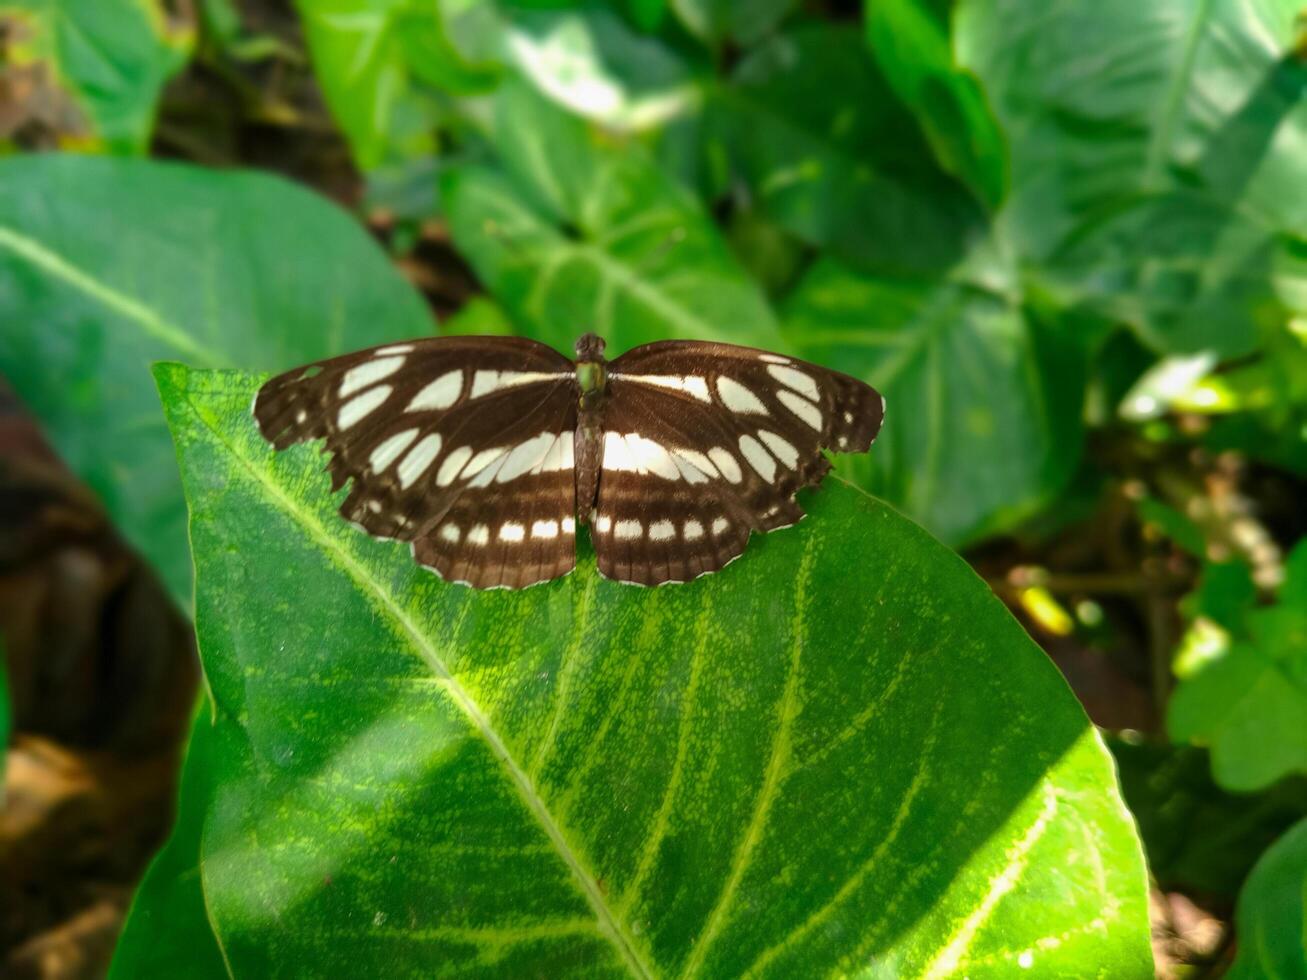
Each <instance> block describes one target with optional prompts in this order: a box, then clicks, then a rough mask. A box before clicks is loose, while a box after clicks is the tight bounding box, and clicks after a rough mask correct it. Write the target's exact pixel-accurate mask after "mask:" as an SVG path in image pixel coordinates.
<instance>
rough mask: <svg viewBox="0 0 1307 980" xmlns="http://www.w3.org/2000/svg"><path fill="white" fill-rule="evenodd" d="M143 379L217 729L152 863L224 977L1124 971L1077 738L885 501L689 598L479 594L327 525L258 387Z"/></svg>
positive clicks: (1138, 941) (1094, 801)
mask: <svg viewBox="0 0 1307 980" xmlns="http://www.w3.org/2000/svg"><path fill="white" fill-rule="evenodd" d="M156 377H157V378H158V381H159V385H160V391H161V394H162V397H163V401H164V404H165V406H166V410H167V412H168V414H169V418H170V420H171V424H172V425H173V428H174V432H175V435H176V440H177V447H178V456H179V460H180V463H181V468H182V472H183V475H184V481H185V484H186V487H187V494H188V500H189V502H190V506H191V513H192V518H191V531H192V540H193V542H194V547H195V556H196V565H197V575H198V583H199V585H198V593H197V597H198V598H197V602H198V609H197V616H196V624H197V629H198V631H199V646H200V649H201V650H202V651H203V657H204V666H205V672H206V676H207V678H208V681H209V685H210V689H211V690H212V693H213V698H214V703H215V712H216V721H215V722H214V731H213V735H214V740H213V743H212V744H213V746H214V757H213V758H212V759H211V761H210V762H209V764H208V767H207V769H206V774H207V775H208V777H209V778H210V779H211V780H212V793H213V796H212V802H211V803H210V804H209V806H208V807H207V809H206V811H205V813H204V815H203V826H202V828H200V829H199V830H198V831H196V830H195V829H194V828H191V827H183V828H180V829H179V831H178V833H179V834H193V835H194V837H192V838H191V839H198V840H199V842H200V847H199V855H198V859H197V866H198V868H199V874H200V877H201V881H202V884H203V891H204V896H205V899H206V906H205V908H206V910H207V916H208V919H209V922H210V923H211V924H212V927H213V930H214V933H215V935H216V937H217V939H218V941H219V943H220V945H221V947H222V949H223V950H224V951H225V953H226V957H227V961H228V963H229V965H230V969H231V973H232V975H233V976H265V975H276V974H282V973H298V974H305V973H308V974H321V973H334V972H339V971H340V970H345V971H346V972H349V973H351V974H359V975H365V974H375V973H387V974H394V973H397V972H399V973H413V974H423V975H433V974H440V975H444V974H451V973H455V972H460V973H469V972H480V973H482V974H485V975H498V976H514V975H547V976H562V975H586V976H593V975H622V974H625V975H637V976H673V975H681V976H693V975H701V976H740V975H743V974H746V973H748V972H749V971H750V970H752V971H753V973H754V974H765V975H771V976H794V975H796V973H804V974H809V973H814V972H845V973H851V972H854V971H861V972H872V971H879V972H881V973H886V974H893V975H904V974H930V973H933V974H934V975H941V976H942V975H951V974H955V973H956V974H961V973H964V972H965V973H967V974H969V975H972V976H977V977H980V976H1008V975H1011V973H1012V970H1013V968H1014V964H1020V963H1029V964H1031V965H1032V967H1033V968H1034V970H1035V972H1036V973H1043V974H1047V975H1084V974H1086V973H1089V974H1093V973H1098V974H1101V975H1104V976H1143V975H1146V974H1147V973H1148V971H1149V970H1150V959H1149V948H1148V938H1147V922H1146V916H1145V874H1144V867H1143V863H1142V857H1141V854H1140V851H1139V844H1138V840H1137V838H1136V837H1135V834H1134V831H1133V827H1132V824H1131V821H1130V818H1129V815H1128V814H1127V813H1126V811H1125V810H1124V808H1123V806H1122V805H1121V802H1120V798H1119V796H1118V794H1117V790H1116V787H1115V785H1114V778H1113V771H1112V766H1111V763H1110V759H1109V758H1108V756H1107V755H1106V754H1105V751H1104V749H1103V748H1102V745H1101V743H1100V742H1099V739H1098V736H1097V734H1096V733H1095V730H1094V729H1093V727H1092V726H1091V725H1090V724H1089V723H1088V721H1087V720H1086V718H1085V716H1084V713H1083V712H1082V710H1081V709H1080V707H1079V705H1078V704H1077V703H1076V701H1075V699H1074V697H1073V696H1072V695H1071V693H1070V691H1069V690H1068V689H1067V687H1066V684H1065V683H1064V682H1063V680H1062V678H1061V677H1060V676H1059V675H1058V673H1057V671H1056V670H1055V669H1054V667H1053V665H1052V664H1051V663H1050V662H1049V661H1048V659H1047V658H1046V657H1045V656H1044V655H1043V654H1042V653H1041V652H1040V650H1039V649H1038V648H1037V647H1036V646H1035V645H1034V643H1032V642H1031V641H1030V639H1029V638H1028V637H1027V636H1026V635H1025V633H1024V632H1023V631H1022V630H1021V629H1020V627H1019V626H1018V625H1017V623H1016V622H1015V621H1014V620H1013V619H1012V617H1011V616H1010V615H1009V614H1008V613H1007V612H1006V610H1005V609H1004V608H1003V607H1002V605H1001V604H1000V603H999V602H998V601H997V600H996V599H995V598H994V596H993V595H992V594H991V593H990V592H989V591H988V590H987V589H986V588H985V587H984V585H983V584H982V583H981V582H980V580H979V579H977V578H976V576H975V575H974V573H972V572H971V570H970V569H969V568H968V567H967V566H966V565H965V564H964V563H963V562H962V561H961V560H960V559H958V558H957V557H956V556H954V555H952V554H950V553H949V552H947V551H946V550H945V549H944V548H942V547H941V546H940V545H939V544H938V543H936V542H935V541H933V540H932V539H931V538H930V537H929V536H928V535H926V534H925V533H924V532H923V531H921V530H920V529H919V528H917V527H915V526H914V525H912V524H911V523H909V522H908V521H906V520H904V519H903V518H902V517H900V516H898V515H897V514H896V513H895V512H894V511H892V510H891V509H889V508H888V507H886V506H884V505H883V504H880V503H877V502H876V501H874V500H872V499H871V498H868V497H866V496H865V495H863V494H861V493H859V492H857V491H855V490H853V489H851V488H849V487H847V486H845V485H843V484H841V483H840V482H839V481H832V482H831V484H830V485H829V486H827V487H825V488H824V489H822V490H820V491H819V492H816V493H813V494H810V495H809V497H808V500H807V502H808V504H809V506H810V509H811V516H810V519H808V520H806V521H804V522H803V523H802V524H800V525H799V526H797V527H796V528H794V529H792V530H788V531H784V532H779V533H776V534H772V535H767V536H765V537H763V538H760V539H758V540H755V541H754V542H753V543H752V544H751V545H750V547H749V551H748V553H747V554H746V555H745V556H744V558H743V559H742V560H741V561H739V562H736V563H734V564H733V565H731V567H730V568H729V569H726V570H725V571H723V572H721V573H718V574H715V575H710V576H707V577H705V578H703V579H701V580H699V581H697V582H695V583H692V584H689V585H683V586H675V587H669V588H663V589H641V588H633V587H630V586H623V585H619V584H616V583H612V582H608V581H606V580H603V579H601V578H599V577H598V576H597V574H596V572H595V568H594V559H593V556H592V555H591V554H590V553H589V552H588V549H587V550H585V551H583V554H582V556H581V563H580V567H579V568H578V570H577V571H576V572H574V573H573V574H572V575H571V576H569V577H567V578H564V579H561V580H558V581H555V582H552V583H549V584H546V585H541V586H538V587H536V588H532V589H528V590H525V591H521V592H508V593H505V592H476V591H473V590H469V589H466V588H462V587H459V586H451V585H447V584H445V583H442V582H440V581H439V580H438V579H437V578H436V577H434V576H432V575H431V574H429V573H428V572H426V571H424V570H422V569H420V568H418V567H417V566H415V565H414V563H413V562H412V560H411V558H410V556H409V554H408V549H407V548H405V547H403V546H402V545H399V544H397V543H394V542H379V541H376V540H373V539H371V538H369V537H367V536H366V535H363V534H359V533H358V532H356V531H354V530H353V529H352V528H350V527H349V526H348V525H347V524H346V523H345V522H344V521H342V520H341V519H340V518H339V516H338V515H337V514H336V513H335V511H334V503H333V499H332V495H331V494H329V492H328V490H327V479H326V477H325V475H324V474H323V473H322V472H321V460H320V458H319V457H318V455H317V454H316V453H315V452H314V451H313V449H312V448H311V447H299V448H296V449H294V450H291V451H289V452H286V453H283V454H279V455H278V454H273V453H272V452H271V451H270V449H269V447H268V446H267V445H266V444H265V443H264V442H263V440H262V439H261V438H260V437H259V435H258V433H257V432H256V431H255V429H254V426H253V425H252V424H251V423H250V421H249V419H248V417H247V414H246V408H247V406H248V403H249V400H250V397H251V395H252V394H253V393H254V391H255V390H256V388H257V386H258V384H259V383H260V380H261V378H260V377H255V376H249V375H238V374H234V373H228V372H196V371H189V370H187V369H185V368H181V367H179V366H175V365H161V366H160V367H159V368H157V369H156ZM995 719H1001V724H996V723H995ZM205 723H206V724H207V719H206V720H205ZM143 906H144V902H143V901H142V902H138V903H137V905H136V908H135V911H134V913H133V917H134V918H135V919H140V921H141V922H142V923H144V922H145V921H146V920H145V919H144V918H142V916H143V915H144V907H143ZM152 911H154V912H156V913H157V915H156V916H155V917H153V918H152V919H151V920H150V923H149V928H150V930H152V931H156V932H157V931H159V930H167V929H169V928H172V927H173V924H172V923H171V922H170V921H169V919H170V913H171V912H172V911H173V910H171V909H170V908H168V907H159V908H156V909H152ZM175 914H176V915H177V916H178V917H180V918H185V917H188V916H189V917H193V916H194V915H195V914H196V910H195V908H194V907H193V905H190V906H187V907H179V908H177V909H176V910H175ZM177 928H182V925H181V924H180V923H178V924H177ZM137 938H138V941H144V940H145V939H146V938H147V936H146V934H144V933H142V934H139V935H138V937H137ZM1054 939H1055V940H1056V941H1053V940H1054ZM138 948H139V947H138ZM127 966H128V964H120V969H121V970H122V971H123V973H124V974H126V972H127Z"/></svg>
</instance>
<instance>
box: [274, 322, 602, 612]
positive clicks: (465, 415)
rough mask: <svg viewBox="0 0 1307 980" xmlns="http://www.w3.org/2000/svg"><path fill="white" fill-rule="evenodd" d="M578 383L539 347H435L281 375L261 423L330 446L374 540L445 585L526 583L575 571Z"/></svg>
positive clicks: (464, 340) (334, 467)
mask: <svg viewBox="0 0 1307 980" xmlns="http://www.w3.org/2000/svg"><path fill="white" fill-rule="evenodd" d="M573 376H574V372H573V368H572V364H571V362H570V361H569V360H567V359H566V358H564V357H562V356H561V355H559V354H558V353H556V352H555V351H553V350H552V349H550V348H548V347H546V346H544V345H543V344H538V343H536V342H534V341H530V340H525V339H522V338H510V337H449V338H429V339H424V340H415V341H410V342H406V343H399V344H389V345H385V346H382V347H378V348H373V349H371V350H366V351H360V352H357V353H354V354H349V355H346V356H344V357H338V358H333V359H331V360H327V361H321V362H318V363H317V364H312V365H309V366H307V367H304V368H298V369H296V370H294V371H289V372H287V373H286V374H283V375H280V376H278V377H276V378H273V379H272V380H270V381H269V382H268V383H267V384H265V385H264V386H263V387H262V388H261V389H260V390H259V393H258V395H257V397H256V399H255V404H254V415H255V418H256V420H257V421H258V424H259V427H260V429H261V430H262V432H263V434H264V436H265V437H266V438H267V439H268V440H269V441H270V442H272V443H273V445H274V446H276V447H277V448H278V449H281V448H284V447H286V446H289V445H292V444H294V443H298V442H304V441H306V440H310V439H318V438H325V439H326V451H327V452H330V453H331V454H332V458H331V462H330V463H329V466H328V468H329V470H330V472H331V474H332V482H333V488H335V489H339V487H341V486H342V485H343V484H344V483H345V482H346V481H349V480H352V481H353V485H352V487H351V489H350V493H349V494H348V496H347V497H346V499H345V501H344V503H343V504H342V506H341V513H342V515H344V516H345V517H346V518H347V519H349V520H351V521H352V522H354V523H355V524H357V525H359V526H360V527H362V528H363V529H364V530H365V531H367V532H369V533H370V534H373V535H375V536H377V537H383V538H396V539H399V540H403V541H409V542H411V543H412V547H413V554H414V557H415V558H416V559H417V560H418V561H419V562H421V563H422V564H424V565H427V566H429V567H431V568H434V569H435V570H436V571H438V572H439V573H440V574H441V575H442V577H444V578H447V579H450V580H452V581H463V582H467V583H469V584H471V585H474V586H477V587H480V588H492V587H496V586H504V587H510V588H517V587H521V586H525V585H530V584H533V583H535V582H539V581H544V580H546V579H550V578H554V577H557V576H558V575H561V574H563V573H565V572H566V571H568V570H570V569H571V568H572V567H573V565H574V564H575V543H574V542H575V532H574V515H575V511H576V502H575V474H574V470H573V451H572V449H573V446H572V440H573V435H574V430H575V427H576V400H575V397H574V393H573V391H574V389H573V380H572V379H573Z"/></svg>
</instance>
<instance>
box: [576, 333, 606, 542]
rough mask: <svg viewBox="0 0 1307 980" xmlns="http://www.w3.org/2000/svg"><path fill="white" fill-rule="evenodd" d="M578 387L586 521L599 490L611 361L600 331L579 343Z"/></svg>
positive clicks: (579, 465)
mask: <svg viewBox="0 0 1307 980" xmlns="http://www.w3.org/2000/svg"><path fill="white" fill-rule="evenodd" d="M576 388H577V397H578V412H577V416H576V436H575V440H574V446H575V453H576V512H577V518H578V519H579V520H580V522H581V523H582V524H586V523H588V522H589V520H590V511H591V510H592V509H593V507H594V501H595V497H596V496H597V494H598V492H599V468H600V465H601V463H602V462H603V444H604V432H603V428H604V404H605V403H606V402H607V400H608V362H607V361H606V360H604V340H603V338H602V337H600V336H598V335H596V334H592V333H588V334H585V335H584V336H582V337H581V339H580V340H578V341H577V342H576Z"/></svg>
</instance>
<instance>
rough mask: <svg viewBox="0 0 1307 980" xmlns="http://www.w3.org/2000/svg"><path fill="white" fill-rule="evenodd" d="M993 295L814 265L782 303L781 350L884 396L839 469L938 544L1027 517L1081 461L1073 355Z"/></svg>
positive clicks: (974, 287)
mask: <svg viewBox="0 0 1307 980" xmlns="http://www.w3.org/2000/svg"><path fill="white" fill-rule="evenodd" d="M999 287H1000V284H998V283H995V284H994V285H993V286H992V287H988V286H986V285H984V284H983V283H981V282H974V283H973V282H963V281H953V280H943V281H920V280H892V279H885V278H879V277H875V276H871V275H867V274H862V273H858V272H855V271H853V270H851V269H849V268H847V267H845V266H842V265H839V264H838V263H836V262H834V261H832V260H829V259H822V260H820V261H818V262H817V263H816V264H815V265H814V266H813V267H812V269H811V270H810V271H809V272H808V274H807V276H806V277H805V278H804V279H803V280H802V281H801V282H800V284H799V286H798V287H797V288H796V289H795V291H794V293H793V294H792V295H791V296H790V298H789V300H788V301H787V303H786V305H785V310H784V314H785V315H784V326H785V335H786V337H787V339H788V340H789V341H790V344H791V347H792V348H794V349H795V350H797V351H799V352H800V353H801V354H802V355H803V356H805V357H808V358H810V359H811V360H814V361H816V362H818V363H820V364H828V365H830V366H832V367H837V368H839V369H840V370H841V371H845V372H848V373H849V374H852V375H854V376H856V377H859V378H863V379H865V380H866V381H868V382H870V383H871V384H873V385H875V387H876V388H877V389H879V390H880V392H881V393H882V394H884V395H885V399H886V403H887V408H886V415H885V428H884V430H883V431H882V432H881V435H880V437H879V438H878V439H877V440H876V444H875V445H874V446H873V447H872V450H871V452H870V453H869V454H867V455H860V456H856V457H839V458H838V459H839V469H840V472H842V473H845V474H847V475H848V476H850V478H852V479H853V480H854V481H855V482H857V483H858V484H859V485H860V486H863V487H866V488H867V489H869V490H871V491H872V492H873V493H877V494H880V495H882V496H884V497H885V498H886V499H888V500H889V501H891V502H892V503H894V504H895V505H897V506H899V507H901V508H903V509H904V510H905V511H906V512H907V513H908V514H909V515H911V516H913V517H914V518H916V519H917V520H919V521H921V522H922V523H923V524H925V525H926V526H927V527H928V528H929V529H930V530H931V531H932V532H933V533H934V534H936V535H938V536H939V537H940V538H941V539H942V540H944V541H946V542H953V543H956V542H965V541H971V540H974V539H976V538H977V537H979V536H981V535H983V534H986V533H993V532H995V531H998V530H1001V529H1003V528H1006V527H1011V526H1012V525H1013V524H1015V523H1016V522H1017V521H1019V520H1021V519H1022V518H1024V517H1026V516H1028V515H1030V514H1031V513H1032V512H1033V511H1034V510H1035V508H1037V507H1038V506H1039V505H1040V504H1042V503H1044V502H1045V501H1046V500H1048V499H1049V497H1050V496H1051V495H1052V494H1053V493H1054V492H1055V491H1056V490H1058V489H1059V488H1060V487H1061V486H1062V484H1063V483H1064V482H1065V481H1066V479H1067V478H1068V477H1069V476H1070V474H1071V472H1072V470H1073V469H1074V467H1075V465H1076V462H1077V460H1078V458H1079V455H1080V446H1081V441H1082V432H1081V420H1080V410H1081V400H1082V397H1083V392H1084V370H1085V368H1084V358H1083V354H1082V353H1081V352H1080V351H1079V349H1078V348H1076V347H1075V346H1074V345H1072V344H1069V343H1068V342H1067V340H1066V339H1065V338H1063V337H1062V336H1060V335H1059V334H1058V333H1057V332H1055V331H1053V330H1049V329H1047V328H1045V327H1042V326H1041V325H1040V324H1039V323H1037V322H1036V321H1035V320H1033V319H1032V317H1031V316H1030V314H1029V312H1028V311H1027V310H1025V309H1024V308H1023V307H1022V306H1021V305H1020V304H1019V303H1018V302H1017V301H1016V300H1014V299H1013V298H1012V296H1011V295H1010V294H1009V293H1008V292H1006V291H1005V290H1003V289H1001V288H999ZM1000 460H1001V464H999V463H997V462H996V461H1000Z"/></svg>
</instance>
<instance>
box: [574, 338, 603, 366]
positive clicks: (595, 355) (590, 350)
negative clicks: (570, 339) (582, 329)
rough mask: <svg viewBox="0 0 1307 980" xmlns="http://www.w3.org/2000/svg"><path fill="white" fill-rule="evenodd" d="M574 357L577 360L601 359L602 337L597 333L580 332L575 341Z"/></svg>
mask: <svg viewBox="0 0 1307 980" xmlns="http://www.w3.org/2000/svg"><path fill="white" fill-rule="evenodd" d="M576 359H577V360H578V361H602V360H603V359H604V338H603V337H600V336H599V335H598V334H597V333H587V334H582V335H581V337H580V339H579V340H577V342H576Z"/></svg>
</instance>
